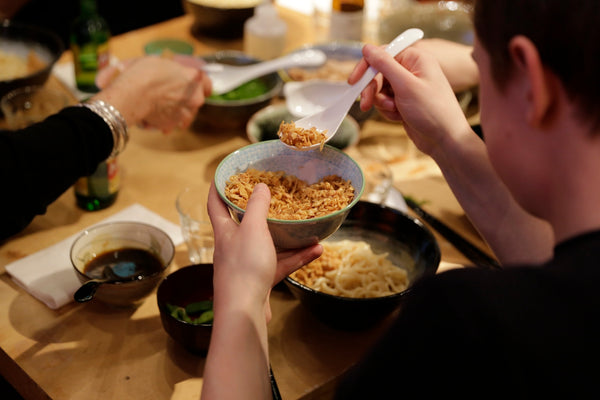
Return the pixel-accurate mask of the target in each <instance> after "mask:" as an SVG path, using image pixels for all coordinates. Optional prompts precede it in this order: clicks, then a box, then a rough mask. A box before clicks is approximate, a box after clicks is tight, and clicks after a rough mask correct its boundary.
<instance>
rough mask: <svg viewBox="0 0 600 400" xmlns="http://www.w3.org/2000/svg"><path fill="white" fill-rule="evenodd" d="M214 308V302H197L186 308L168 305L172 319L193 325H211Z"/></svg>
mask: <svg viewBox="0 0 600 400" xmlns="http://www.w3.org/2000/svg"><path fill="white" fill-rule="evenodd" d="M212 308H213V302H212V300H204V301H196V302H194V303H190V304H188V305H187V306H185V307H181V306H176V305H173V304H170V303H167V309H168V311H169V314H171V316H172V317H174V318H177V319H178V320H180V321H183V322H187V323H188V324H193V325H201V324H211V323H212V321H213V317H214V313H213V309H212Z"/></svg>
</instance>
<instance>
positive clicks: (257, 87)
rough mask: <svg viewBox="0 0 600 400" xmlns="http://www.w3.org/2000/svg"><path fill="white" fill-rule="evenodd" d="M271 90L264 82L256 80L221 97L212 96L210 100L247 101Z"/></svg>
mask: <svg viewBox="0 0 600 400" xmlns="http://www.w3.org/2000/svg"><path fill="white" fill-rule="evenodd" d="M268 91H269V88H268V87H267V85H266V84H265V82H263V81H262V80H260V79H258V78H256V79H253V80H251V81H248V82H246V83H244V84H242V85H241V86H238V87H237V88H235V89H233V90H231V91H229V92H227V93H223V94H220V95H212V96H210V97H209V99H212V100H245V99H251V98H254V97H258V96H260V95H261V94H265V93H267V92H268Z"/></svg>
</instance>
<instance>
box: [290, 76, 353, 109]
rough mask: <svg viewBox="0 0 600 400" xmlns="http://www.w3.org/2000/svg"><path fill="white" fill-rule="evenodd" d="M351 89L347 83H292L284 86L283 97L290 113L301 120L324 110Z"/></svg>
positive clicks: (323, 81)
mask: <svg viewBox="0 0 600 400" xmlns="http://www.w3.org/2000/svg"><path fill="white" fill-rule="evenodd" d="M349 87H350V85H348V83H346V82H342V81H327V80H324V79H310V80H308V81H292V82H286V83H285V85H283V95H284V97H285V105H286V107H287V109H288V111H289V112H290V113H292V115H294V116H295V117H299V118H301V117H306V116H307V115H312V114H316V113H318V112H319V111H322V110H324V109H325V108H327V106H329V105H330V104H332V103H333V101H334V100H336V99H337V98H338V97H340V95H341V94H342V93H344V92H345V91H346V90H347V89H348V88H349Z"/></svg>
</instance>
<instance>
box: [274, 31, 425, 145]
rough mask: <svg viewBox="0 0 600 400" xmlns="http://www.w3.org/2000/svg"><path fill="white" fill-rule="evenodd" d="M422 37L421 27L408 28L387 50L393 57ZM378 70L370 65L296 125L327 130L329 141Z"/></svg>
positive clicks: (326, 140) (327, 139)
mask: <svg viewBox="0 0 600 400" xmlns="http://www.w3.org/2000/svg"><path fill="white" fill-rule="evenodd" d="M422 38H423V31H422V30H421V29H418V28H411V29H407V30H406V31H404V32H402V33H401V34H400V35H398V36H396V38H395V39H394V40H392V41H391V42H390V44H388V45H387V47H386V48H385V51H386V52H387V53H388V54H390V55H391V56H392V57H393V56H395V55H396V54H398V53H400V52H401V51H402V50H404V49H406V48H407V47H408V46H410V45H411V44H413V43H415V42H416V41H417V40H420V39H422ZM377 72H378V71H377V70H376V69H375V68H373V67H369V68H368V69H367V70H366V71H365V73H364V75H363V76H362V78H360V80H359V81H358V82H356V83H355V84H354V85H351V86H349V87H348V88H347V89H346V90H345V91H344V92H343V93H342V94H341V95H340V96H338V97H337V98H336V99H334V100H333V101H332V102H331V103H330V105H329V106H327V107H326V108H325V109H323V110H321V111H319V112H317V113H316V114H312V115H308V116H306V117H304V118H301V119H299V120H298V121H296V122H295V125H296V126H297V127H300V128H303V129H311V128H313V127H314V128H316V129H317V130H319V131H321V132H323V131H325V130H326V131H327V133H326V134H325V136H326V139H325V142H328V141H329V140H330V139H331V138H332V137H333V135H335V132H336V131H337V129H338V127H339V126H340V124H341V123H342V121H343V120H344V118H345V116H346V114H347V113H348V111H349V110H350V107H351V106H352V103H354V101H355V100H356V98H357V97H358V96H359V95H360V93H361V92H362V91H363V89H364V88H365V87H366V86H367V85H368V84H369V82H371V80H372V79H373V78H374V77H375V75H377ZM284 144H285V145H286V146H288V147H289V148H291V149H294V150H302V151H304V150H313V149H318V148H320V147H321V144H320V143H317V144H314V145H311V146H306V147H300V148H298V147H296V146H290V145H288V144H286V143H284Z"/></svg>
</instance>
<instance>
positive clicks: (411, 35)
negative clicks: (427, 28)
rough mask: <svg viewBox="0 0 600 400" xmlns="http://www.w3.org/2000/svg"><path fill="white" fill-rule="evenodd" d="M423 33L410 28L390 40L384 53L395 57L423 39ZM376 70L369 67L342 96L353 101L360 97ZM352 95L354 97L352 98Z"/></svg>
mask: <svg viewBox="0 0 600 400" xmlns="http://www.w3.org/2000/svg"><path fill="white" fill-rule="evenodd" d="M423 35H424V34H423V31H422V30H421V29H418V28H410V29H407V30H405V31H404V32H402V33H401V34H399V35H398V36H396V38H395V39H394V40H392V41H391V42H390V43H389V44H388V45H387V46H386V48H385V52H386V53H388V54H389V55H391V56H392V57H395V56H396V55H397V54H398V53H400V52H401V51H402V50H404V49H406V48H407V47H408V46H410V45H411V44H413V43H415V42H416V41H417V40H420V39H422V38H423ZM377 72H378V71H377V70H376V69H375V68H373V67H369V68H368V69H367V70H366V71H365V73H364V75H363V76H362V77H361V78H360V80H358V82H356V83H355V84H354V85H352V86H350V87H349V88H348V90H347V91H346V93H344V95H343V96H348V97H352V99H353V101H354V99H356V98H357V97H358V95H360V93H361V92H362V91H363V90H364V88H365V87H367V85H368V84H369V82H371V81H372V80H373V78H375V75H377ZM353 94H354V96H352V95H353Z"/></svg>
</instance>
